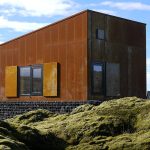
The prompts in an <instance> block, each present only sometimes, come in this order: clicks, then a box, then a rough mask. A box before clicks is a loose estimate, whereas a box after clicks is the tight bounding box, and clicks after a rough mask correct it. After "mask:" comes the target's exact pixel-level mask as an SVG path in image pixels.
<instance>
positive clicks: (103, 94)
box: [91, 62, 106, 96]
mask: <svg viewBox="0 0 150 150" xmlns="http://www.w3.org/2000/svg"><path fill="white" fill-rule="evenodd" d="M94 65H101V66H102V89H103V91H102V93H101V92H94V91H93V90H94V85H93V66H94ZM105 74H106V65H105V62H93V63H92V65H91V87H92V90H91V94H92V95H100V96H101V95H102V96H105V95H106V85H105V83H106V76H105Z"/></svg>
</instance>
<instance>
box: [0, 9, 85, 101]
mask: <svg viewBox="0 0 150 150" xmlns="http://www.w3.org/2000/svg"><path fill="white" fill-rule="evenodd" d="M50 62H58V63H59V64H60V67H59V73H60V74H59V76H60V77H59V82H60V83H59V84H58V85H59V87H57V88H58V91H59V95H58V96H55V97H44V96H41V97H40V96H39V97H38V96H33V97H26V96H21V97H18V98H15V100H30V101H31V100H49V101H63V100H65V101H67V100H68V101H74V100H78V101H81V100H86V99H87V11H84V12H81V13H79V14H76V15H74V16H72V17H69V18H67V19H64V20H62V21H59V22H57V23H54V24H51V25H49V26H47V27H45V28H42V29H40V30H37V31H35V32H32V33H29V34H27V35H24V36H22V37H19V38H17V39H15V40H12V41H9V42H7V43H5V44H2V45H0V68H1V72H0V81H1V82H0V96H1V97H5V67H6V66H28V65H34V64H44V63H50ZM54 95H56V93H55V94H54ZM13 99H14V98H13ZM13 99H11V98H7V100H13Z"/></svg>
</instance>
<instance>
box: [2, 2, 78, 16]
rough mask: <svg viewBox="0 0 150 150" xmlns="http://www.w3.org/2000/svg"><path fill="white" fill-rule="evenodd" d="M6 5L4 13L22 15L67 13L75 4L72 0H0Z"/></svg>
mask: <svg viewBox="0 0 150 150" xmlns="http://www.w3.org/2000/svg"><path fill="white" fill-rule="evenodd" d="M0 6H1V7H3V6H5V7H7V11H6V10H5V11H4V13H8V14H9V13H11V12H13V13H17V14H18V13H19V14H22V15H24V16H49V17H50V16H54V15H67V14H69V12H73V11H72V10H73V9H74V8H75V7H76V6H77V3H75V2H73V1H72V0H0Z"/></svg>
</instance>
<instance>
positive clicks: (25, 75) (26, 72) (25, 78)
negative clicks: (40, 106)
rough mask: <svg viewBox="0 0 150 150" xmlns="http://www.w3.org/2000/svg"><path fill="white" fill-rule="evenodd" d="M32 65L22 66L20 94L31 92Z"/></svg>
mask: <svg viewBox="0 0 150 150" xmlns="http://www.w3.org/2000/svg"><path fill="white" fill-rule="evenodd" d="M30 71H31V70H30V67H21V68H20V95H29V94H30V88H31V87H30Z"/></svg>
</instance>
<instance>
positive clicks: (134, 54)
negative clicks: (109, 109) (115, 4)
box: [88, 11, 146, 99]
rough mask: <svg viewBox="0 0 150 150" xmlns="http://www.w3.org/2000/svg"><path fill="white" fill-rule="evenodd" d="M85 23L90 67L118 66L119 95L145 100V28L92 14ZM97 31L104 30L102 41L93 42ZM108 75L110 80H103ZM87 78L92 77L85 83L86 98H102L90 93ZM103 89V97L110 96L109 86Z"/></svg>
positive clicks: (124, 20)
mask: <svg viewBox="0 0 150 150" xmlns="http://www.w3.org/2000/svg"><path fill="white" fill-rule="evenodd" d="M88 24H89V26H88V39H89V45H88V49H89V53H88V54H89V61H88V62H89V65H90V64H91V63H92V62H99V61H102V62H106V63H112V64H114V63H115V64H118V65H119V66H120V69H119V70H120V75H119V76H120V79H119V80H120V83H119V84H118V85H114V87H119V86H120V96H121V97H124V96H137V97H142V98H145V97H146V25H145V24H143V23H139V22H135V21H130V20H127V19H123V18H118V17H113V16H109V15H105V14H101V13H97V12H93V11H91V12H90V13H89V16H88ZM96 29H102V30H104V32H105V39H104V40H98V39H96V34H95V31H96ZM89 67H90V66H89ZM89 67H88V68H89ZM106 67H107V66H106ZM89 75H90V71H89ZM109 76H110V77H111V75H110V74H107V75H106V77H109ZM90 79H91V76H89V83H88V85H89V86H88V87H89V92H88V93H89V99H97V98H101V97H100V95H93V94H92V92H91V80H90ZM106 80H107V79H106ZM106 83H107V85H106V86H109V87H111V86H112V85H110V84H111V82H109V83H108V82H107V81H106ZM117 83H118V81H117V82H116V84H117ZM104 88H106V91H105V93H104V96H105V95H109V93H110V91H109V90H108V91H107V89H108V87H104ZM112 96H113V94H112Z"/></svg>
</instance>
